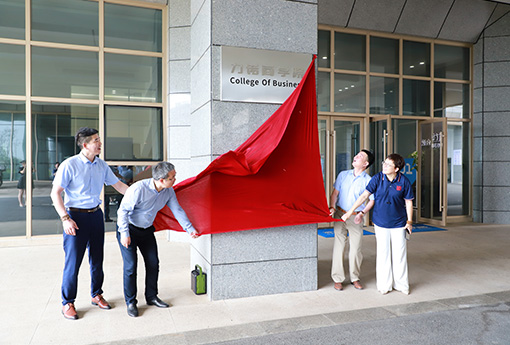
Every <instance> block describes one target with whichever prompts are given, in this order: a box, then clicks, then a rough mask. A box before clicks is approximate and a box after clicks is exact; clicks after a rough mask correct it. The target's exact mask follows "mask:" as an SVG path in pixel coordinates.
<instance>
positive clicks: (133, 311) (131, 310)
mask: <svg viewBox="0 0 510 345" xmlns="http://www.w3.org/2000/svg"><path fill="white" fill-rule="evenodd" d="M127 312H128V315H129V316H131V317H137V316H138V307H137V306H136V303H129V304H128V305H127Z"/></svg>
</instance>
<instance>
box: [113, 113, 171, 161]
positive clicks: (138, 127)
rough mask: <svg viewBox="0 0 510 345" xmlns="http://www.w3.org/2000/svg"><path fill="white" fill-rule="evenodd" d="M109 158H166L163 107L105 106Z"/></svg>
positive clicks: (156, 159)
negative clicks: (164, 151)
mask: <svg viewBox="0 0 510 345" xmlns="http://www.w3.org/2000/svg"><path fill="white" fill-rule="evenodd" d="M105 131H106V135H105V139H104V143H105V145H104V148H105V158H106V160H154V161H159V160H162V159H163V132H162V113H161V108H143V107H122V106H119V107H117V106H107V107H105Z"/></svg>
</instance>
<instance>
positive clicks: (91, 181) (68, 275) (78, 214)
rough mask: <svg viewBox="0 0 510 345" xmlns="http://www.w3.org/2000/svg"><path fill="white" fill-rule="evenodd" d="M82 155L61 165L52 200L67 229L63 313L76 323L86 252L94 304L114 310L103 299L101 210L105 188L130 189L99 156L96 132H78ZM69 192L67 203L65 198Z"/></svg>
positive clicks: (52, 191)
mask: <svg viewBox="0 0 510 345" xmlns="http://www.w3.org/2000/svg"><path fill="white" fill-rule="evenodd" d="M76 144H77V145H78V146H79V147H80V149H81V151H80V153H79V154H77V155H75V156H72V157H70V158H68V159H66V160H65V161H63V162H62V164H60V166H59V168H58V170H57V172H56V174H55V178H54V179H53V188H52V190H51V199H52V201H53V205H54V207H55V210H56V211H57V213H58V215H59V216H60V219H61V220H62V225H63V228H64V233H63V237H64V252H65V263H64V274H63V278H62V305H63V306H62V314H63V315H64V317H65V318H66V319H70V320H76V319H78V314H77V313H76V309H75V307H74V300H75V298H76V293H77V289H78V271H79V269H80V265H81V262H82V260H83V256H84V254H85V250H86V249H87V248H88V250H89V263H90V276H91V296H92V304H93V305H97V306H99V308H101V309H110V305H109V304H108V302H106V300H105V299H104V298H103V296H102V294H103V290H102V289H101V288H102V285H103V280H104V273H103V251H104V217H103V212H102V211H101V209H100V208H99V206H100V205H101V199H100V196H101V191H102V189H103V185H105V184H106V185H112V186H113V188H115V189H116V190H117V191H118V192H119V193H121V194H124V192H125V191H126V189H127V188H128V187H127V186H126V185H125V184H124V183H122V182H121V181H119V179H118V178H117V177H115V175H114V174H113V172H112V171H111V169H110V167H109V166H108V164H106V162H105V161H103V160H102V159H100V158H99V157H97V156H98V155H99V154H100V153H101V146H102V144H101V139H100V138H99V135H98V132H97V130H96V129H93V128H87V127H82V128H80V129H79V130H78V132H77V133H76ZM62 192H65V200H63V199H62Z"/></svg>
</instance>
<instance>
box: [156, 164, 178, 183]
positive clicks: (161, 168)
mask: <svg viewBox="0 0 510 345" xmlns="http://www.w3.org/2000/svg"><path fill="white" fill-rule="evenodd" d="M173 170H175V167H174V165H173V164H172V163H170V162H159V163H158V164H156V165H154V166H153V167H152V178H153V179H155V180H161V179H165V178H167V176H168V173H169V172H170V171H173Z"/></svg>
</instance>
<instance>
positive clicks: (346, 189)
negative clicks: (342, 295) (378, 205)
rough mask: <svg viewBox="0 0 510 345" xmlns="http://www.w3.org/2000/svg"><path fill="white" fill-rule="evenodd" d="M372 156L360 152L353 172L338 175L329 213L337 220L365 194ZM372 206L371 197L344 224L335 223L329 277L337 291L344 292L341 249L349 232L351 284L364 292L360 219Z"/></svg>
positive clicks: (353, 164) (346, 171)
mask: <svg viewBox="0 0 510 345" xmlns="http://www.w3.org/2000/svg"><path fill="white" fill-rule="evenodd" d="M374 160H375V157H374V154H373V153H372V152H370V151H368V150H361V151H360V152H359V153H358V154H357V155H356V156H354V158H353V161H352V167H353V168H354V169H352V170H345V171H342V172H340V174H338V177H337V179H336V181H335V186H334V189H333V193H331V197H330V209H329V211H330V213H331V216H334V217H335V218H337V219H340V218H342V215H343V214H344V213H346V212H347V211H346V210H350V209H351V207H352V205H353V204H354V203H355V202H356V200H357V199H358V197H359V196H360V195H361V194H362V193H363V192H364V191H365V187H366V186H367V184H368V182H370V175H368V174H367V172H366V169H367V168H368V167H369V166H370V165H372V164H373V163H374ZM373 205H374V198H373V197H372V198H371V200H370V201H369V202H368V203H367V204H366V205H362V206H360V207H359V209H357V210H356V211H357V212H356V213H355V214H354V215H353V216H352V217H350V218H349V219H347V220H346V221H345V222H335V242H334V244H333V259H332V263H331V278H332V279H333V281H334V283H335V284H334V288H335V289H336V290H339V291H340V290H343V285H342V283H343V282H344V280H345V278H346V277H345V271H344V264H343V261H344V249H345V244H346V243H347V233H349V275H350V279H351V284H353V285H354V287H355V288H356V289H358V290H361V289H363V285H362V284H361V281H360V269H361V262H362V261H363V254H362V253H361V242H362V239H363V224H362V221H363V216H364V215H365V214H366V213H367V212H368V211H369V210H370V209H371V208H372V206H373Z"/></svg>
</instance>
